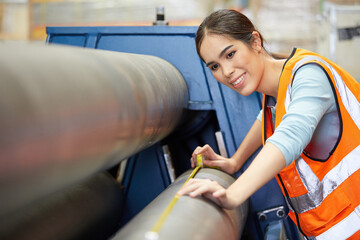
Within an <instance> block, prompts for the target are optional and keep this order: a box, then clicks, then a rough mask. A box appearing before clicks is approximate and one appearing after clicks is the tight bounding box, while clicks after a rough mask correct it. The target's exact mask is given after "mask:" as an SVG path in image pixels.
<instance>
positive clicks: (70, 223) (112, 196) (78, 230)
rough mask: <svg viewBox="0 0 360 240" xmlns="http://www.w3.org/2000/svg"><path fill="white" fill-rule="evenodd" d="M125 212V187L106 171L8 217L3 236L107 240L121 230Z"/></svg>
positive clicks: (19, 239)
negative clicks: (122, 216)
mask: <svg viewBox="0 0 360 240" xmlns="http://www.w3.org/2000/svg"><path fill="white" fill-rule="evenodd" d="M121 211H122V190H121V187H120V185H119V184H118V183H117V182H116V181H115V180H114V179H113V177H112V176H111V175H110V174H109V173H107V172H102V173H99V174H97V175H95V176H94V177H91V178H90V179H88V180H86V181H85V182H82V183H80V184H75V185H74V186H71V187H69V188H66V189H64V190H62V191H58V192H56V193H54V194H50V196H47V197H45V198H43V199H41V200H40V201H37V202H36V203H35V204H31V205H30V206H29V207H27V208H25V209H22V211H21V212H20V213H17V214H12V215H11V216H8V217H7V218H6V221H4V222H2V223H1V224H0V239H6V240H49V239H57V240H74V239H92V240H95V239H99V240H105V239H108V238H109V237H110V236H111V235H113V234H114V233H115V232H116V231H117V229H118V227H119V223H120V220H121Z"/></svg>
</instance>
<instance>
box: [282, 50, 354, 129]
mask: <svg viewBox="0 0 360 240" xmlns="http://www.w3.org/2000/svg"><path fill="white" fill-rule="evenodd" d="M309 61H318V62H321V63H322V64H324V65H325V66H326V67H327V68H328V69H329V70H330V72H331V74H332V75H333V78H334V80H335V85H336V88H337V90H338V92H339V94H340V97H341V100H342V102H343V104H344V106H345V108H346V111H347V112H348V113H349V114H350V116H351V118H352V120H353V121H354V122H355V124H356V126H357V127H358V128H359V129H360V103H359V101H358V100H357V99H356V97H355V96H354V94H353V93H352V92H351V91H350V89H349V88H348V87H347V86H346V84H345V82H344V81H343V80H342V78H341V76H340V75H339V73H338V72H337V71H336V70H335V69H334V68H333V67H332V66H331V65H330V64H329V63H328V62H326V61H324V60H323V59H321V58H319V57H317V56H312V55H311V56H306V57H304V58H303V59H301V60H299V61H298V62H297V63H296V64H295V66H294V68H293V69H292V75H291V79H292V78H293V76H294V74H295V72H296V70H298V69H299V68H300V67H301V66H302V65H303V64H305V63H306V62H309ZM290 94H291V83H289V86H288V90H287V92H286V97H285V109H286V111H287V109H288V105H289V103H290V101H291V99H290Z"/></svg>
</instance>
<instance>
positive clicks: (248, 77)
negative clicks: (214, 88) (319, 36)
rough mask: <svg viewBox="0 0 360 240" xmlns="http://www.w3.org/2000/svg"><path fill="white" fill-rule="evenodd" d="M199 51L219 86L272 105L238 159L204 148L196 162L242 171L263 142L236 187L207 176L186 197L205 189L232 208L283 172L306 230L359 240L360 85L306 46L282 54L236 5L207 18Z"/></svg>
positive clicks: (294, 212)
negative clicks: (260, 95) (270, 49)
mask: <svg viewBox="0 0 360 240" xmlns="http://www.w3.org/2000/svg"><path fill="white" fill-rule="evenodd" d="M196 49H197V52H198V54H199V56H200V57H201V59H202V60H203V61H204V63H205V64H206V66H207V67H209V68H210V70H211V72H212V73H213V75H214V77H215V78H216V80H217V81H219V82H220V83H222V84H224V85H226V86H228V87H229V88H231V89H233V90H235V91H236V92H238V93H240V94H241V95H244V96H247V95H249V94H251V93H253V92H254V91H258V92H261V93H263V110H262V111H261V112H260V113H259V116H258V119H256V120H255V122H254V124H253V126H252V128H251V129H250V131H249V133H248V134H247V136H246V137H245V139H244V140H243V142H242V143H241V145H240V146H239V148H238V150H237V151H236V152H235V154H234V155H233V156H232V157H231V158H225V157H222V156H220V155H218V154H217V153H215V152H214V151H213V149H211V147H210V146H208V145H205V146H202V147H200V146H199V147H197V148H196V149H195V151H194V152H193V156H192V159H191V163H192V166H195V165H196V156H197V155H198V154H203V155H204V156H205V160H204V161H203V164H204V165H208V166H213V167H218V168H220V169H221V170H223V171H225V172H227V173H230V174H233V173H235V172H236V171H238V170H239V169H240V168H241V167H242V166H243V165H244V163H245V162H246V160H247V159H248V158H249V157H250V156H251V155H252V154H253V153H254V152H255V150H257V149H258V148H259V147H260V146H261V144H262V145H263V148H262V150H261V151H260V152H259V154H258V155H257V156H256V157H255V159H254V160H253V162H252V163H251V164H250V166H249V167H248V168H247V169H246V170H245V171H244V172H243V174H242V175H241V176H240V177H239V178H238V179H237V180H236V181H235V182H234V183H233V184H232V185H230V186H229V187H228V188H226V189H225V188H223V187H222V186H221V185H220V184H218V183H216V182H211V181H208V180H202V179H199V180H196V181H190V182H189V183H188V184H187V185H186V186H185V187H184V188H183V189H182V190H181V191H180V192H179V194H182V195H184V194H189V195H190V196H191V197H196V196H199V195H203V196H204V197H207V198H209V199H210V200H212V201H214V202H216V203H217V204H219V205H220V206H221V207H224V208H229V209H232V208H235V207H237V206H239V205H240V204H242V203H243V202H244V201H245V200H246V199H247V198H249V197H250V196H251V195H252V194H253V193H254V192H255V191H257V190H258V189H259V188H260V187H262V186H263V185H264V184H265V183H267V182H268V181H269V180H270V179H272V178H273V177H276V179H277V181H278V183H279V185H280V187H281V188H282V190H283V193H284V196H285V197H286V198H287V203H288V205H289V209H290V212H289V216H290V218H291V219H292V220H293V221H294V222H295V223H296V225H297V226H298V228H299V231H300V232H301V233H302V234H303V235H304V236H308V237H309V238H310V239H345V238H349V239H359V238H360V216H359V214H357V213H358V212H359V211H360V190H356V189H354V187H353V186H354V185H357V184H358V182H359V181H360V164H358V162H359V161H356V160H357V159H359V157H360V120H359V119H360V103H359V101H360V95H359V92H360V85H359V83H358V82H356V81H355V79H354V78H353V77H352V76H350V75H349V74H348V73H347V72H346V71H345V70H344V69H342V68H341V67H340V66H338V65H337V64H335V63H333V62H331V61H330V60H328V59H326V58H324V57H322V56H320V55H318V54H316V53H313V52H310V51H307V50H304V49H296V48H294V50H293V52H292V53H291V54H290V56H289V57H288V58H287V59H281V58H280V59H279V58H277V57H274V56H273V55H271V54H269V53H268V52H267V51H266V50H265V49H264V46H263V37H262V36H261V34H260V32H259V31H257V30H256V29H255V28H254V25H253V24H252V23H251V21H250V20H249V19H248V18H247V17H246V16H244V15H243V14H241V13H239V12H237V11H235V10H219V11H216V12H214V13H212V14H210V15H209V16H208V17H207V18H205V20H204V21H203V22H202V23H201V25H200V26H199V29H198V32H197V36H196ZM343 123H344V124H343ZM340 185H341V186H340Z"/></svg>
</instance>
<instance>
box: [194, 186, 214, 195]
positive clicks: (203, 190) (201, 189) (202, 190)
mask: <svg viewBox="0 0 360 240" xmlns="http://www.w3.org/2000/svg"><path fill="white" fill-rule="evenodd" d="M212 192H213V191H212V188H211V186H209V185H207V184H202V185H201V186H198V188H196V189H194V191H192V192H190V193H189V196H190V197H197V196H200V195H202V194H205V193H212Z"/></svg>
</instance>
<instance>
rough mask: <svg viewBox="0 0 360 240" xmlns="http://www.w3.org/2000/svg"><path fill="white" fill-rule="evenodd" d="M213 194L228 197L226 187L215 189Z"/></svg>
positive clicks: (216, 196)
mask: <svg viewBox="0 0 360 240" xmlns="http://www.w3.org/2000/svg"><path fill="white" fill-rule="evenodd" d="M212 195H213V196H214V197H215V198H224V197H226V190H225V189H224V188H221V189H219V190H217V191H215V192H214V193H213V194H212Z"/></svg>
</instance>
